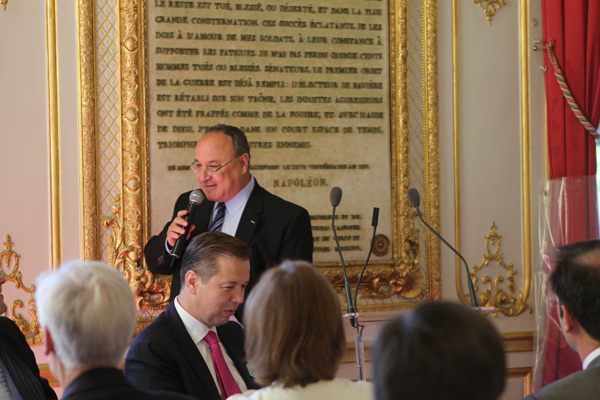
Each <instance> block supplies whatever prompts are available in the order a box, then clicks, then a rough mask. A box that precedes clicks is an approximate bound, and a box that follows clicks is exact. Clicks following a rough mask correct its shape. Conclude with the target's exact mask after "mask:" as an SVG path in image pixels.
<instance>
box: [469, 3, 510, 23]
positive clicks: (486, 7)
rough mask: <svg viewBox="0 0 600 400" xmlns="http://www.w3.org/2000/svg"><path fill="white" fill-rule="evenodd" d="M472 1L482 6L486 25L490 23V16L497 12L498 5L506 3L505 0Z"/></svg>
mask: <svg viewBox="0 0 600 400" xmlns="http://www.w3.org/2000/svg"><path fill="white" fill-rule="evenodd" d="M473 2H474V3H475V4H477V5H478V6H480V7H481V8H483V13H484V14H485V17H486V18H487V21H488V25H491V24H492V17H493V16H494V15H495V14H496V13H497V12H498V10H499V9H500V7H502V6H505V5H506V0H473Z"/></svg>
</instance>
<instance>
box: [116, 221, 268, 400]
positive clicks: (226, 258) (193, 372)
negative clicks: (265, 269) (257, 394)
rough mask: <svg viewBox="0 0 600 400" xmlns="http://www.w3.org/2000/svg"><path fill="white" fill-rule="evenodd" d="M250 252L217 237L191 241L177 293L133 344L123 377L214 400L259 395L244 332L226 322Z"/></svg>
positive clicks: (237, 300)
mask: <svg viewBox="0 0 600 400" xmlns="http://www.w3.org/2000/svg"><path fill="white" fill-rule="evenodd" d="M249 258H250V252H249V249H248V246H246V245H245V244H244V243H243V242H242V241H241V240H239V239H237V238H235V237H233V236H229V235H227V234H225V233H222V232H205V233H203V234H201V235H199V236H196V237H195V238H194V239H192V241H191V242H190V244H189V245H188V247H187V248H186V250H185V253H184V255H183V262H182V264H181V276H180V279H181V292H180V293H179V295H178V296H177V297H176V298H175V300H174V301H172V302H171V304H170V305H169V307H168V308H167V310H166V311H165V312H163V313H162V314H160V315H159V316H158V317H157V318H156V320H154V322H152V324H150V325H149V326H148V327H147V328H145V329H144V330H143V331H142V332H141V333H140V334H139V335H138V336H137V337H136V338H135V340H134V342H133V344H132V345H131V347H130V348H129V352H128V353H127V357H126V359H125V370H124V372H125V375H126V376H127V378H128V379H129V380H130V381H131V382H132V383H133V384H134V385H136V386H137V387H139V388H142V389H166V390H171V391H175V392H179V393H185V394H188V395H191V396H194V397H197V398H200V399H203V400H220V399H222V398H223V399H224V398H227V397H229V396H230V395H232V394H235V393H240V392H242V391H244V390H246V389H247V388H257V385H256V384H255V383H254V381H253V379H252V378H251V377H250V374H249V373H248V369H247V367H246V364H245V353H244V331H243V328H242V327H241V325H239V323H237V322H232V321H230V318H231V317H232V316H233V315H234V313H235V311H236V309H237V307H238V306H239V305H240V304H241V303H242V302H243V301H244V291H245V288H246V285H247V284H248V279H249V275H250V262H249Z"/></svg>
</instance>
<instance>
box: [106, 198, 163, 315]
mask: <svg viewBox="0 0 600 400" xmlns="http://www.w3.org/2000/svg"><path fill="white" fill-rule="evenodd" d="M110 211H111V214H110V215H108V216H105V217H104V218H103V219H102V226H104V227H105V228H107V229H111V230H112V232H111V234H110V236H109V239H108V240H109V245H108V254H109V256H108V258H109V259H108V263H109V264H110V265H112V266H114V267H115V268H117V269H118V270H120V271H121V272H122V273H123V275H125V278H126V279H127V280H128V281H129V286H130V287H131V289H132V290H133V292H134V294H135V298H136V306H137V308H138V310H142V311H144V310H147V311H157V310H162V309H164V308H165V307H166V306H167V301H168V299H169V295H170V291H171V284H170V279H165V278H164V277H163V278H160V277H159V276H153V275H152V273H151V272H150V271H148V270H147V269H146V268H143V267H142V266H141V254H142V249H141V247H140V244H139V243H136V242H130V243H126V241H125V234H124V229H123V226H122V223H121V220H122V212H121V198H120V196H117V197H116V198H115V201H114V203H113V205H112V207H111V210H110ZM142 317H143V315H142Z"/></svg>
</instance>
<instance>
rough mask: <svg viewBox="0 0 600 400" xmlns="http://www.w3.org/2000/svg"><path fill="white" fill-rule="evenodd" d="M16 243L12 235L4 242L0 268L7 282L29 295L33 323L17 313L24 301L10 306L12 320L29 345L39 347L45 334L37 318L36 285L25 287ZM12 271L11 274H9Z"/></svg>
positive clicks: (29, 311) (0, 254)
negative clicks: (14, 248)
mask: <svg viewBox="0 0 600 400" xmlns="http://www.w3.org/2000/svg"><path fill="white" fill-rule="evenodd" d="M13 245H14V243H13V242H11V240H10V235H6V241H5V242H4V250H3V251H2V252H0V268H2V273H3V274H4V277H5V278H6V280H7V281H10V282H13V283H14V284H15V287H16V288H17V289H21V290H22V291H24V292H25V293H29V300H28V301H27V304H28V305H29V307H30V308H29V310H27V314H29V316H30V317H31V322H28V321H27V319H25V318H24V317H23V315H22V314H20V313H18V312H17V308H23V300H15V301H13V302H12V303H11V305H10V313H11V315H12V319H13V320H14V321H15V323H16V324H17V326H18V327H19V329H20V330H21V332H23V334H24V335H25V339H26V340H27V343H29V345H38V344H41V343H42V342H43V341H44V332H43V331H42V330H41V329H40V324H39V323H38V317H37V307H36V305H35V301H34V299H33V294H34V292H35V285H31V287H27V286H25V284H24V283H23V278H22V274H21V271H19V261H20V259H21V256H20V255H19V254H18V253H16V252H15V251H13V249H12V247H13ZM9 270H10V272H8V271H9Z"/></svg>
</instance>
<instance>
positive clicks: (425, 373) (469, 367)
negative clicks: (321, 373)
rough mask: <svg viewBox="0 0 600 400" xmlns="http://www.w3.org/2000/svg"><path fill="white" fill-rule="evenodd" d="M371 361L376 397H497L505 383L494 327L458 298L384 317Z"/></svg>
mask: <svg viewBox="0 0 600 400" xmlns="http://www.w3.org/2000/svg"><path fill="white" fill-rule="evenodd" d="M373 364H374V374H373V375H374V379H373V380H374V384H375V395H376V396H375V397H376V399H377V400H395V399H402V400H417V399H418V400H442V399H443V400H496V399H498V398H499V396H500V395H501V394H502V392H503V390H504V385H505V374H506V373H505V359H504V349H503V346H502V340H501V339H500V336H499V335H498V333H497V331H496V329H495V328H494V326H493V325H492V324H491V323H490V322H489V321H488V320H487V319H486V318H485V317H484V316H482V315H480V314H479V313H478V312H476V311H473V310H471V309H469V308H468V307H466V306H464V305H462V304H457V303H448V302H432V303H425V304H423V305H420V306H418V307H417V308H416V309H414V310H412V311H407V312H406V313H404V314H402V315H401V316H400V317H398V318H396V319H394V320H391V321H389V322H388V323H387V324H386V325H385V326H384V327H383V328H382V329H381V331H380V332H378V335H377V338H376V341H375V344H374V347H373Z"/></svg>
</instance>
